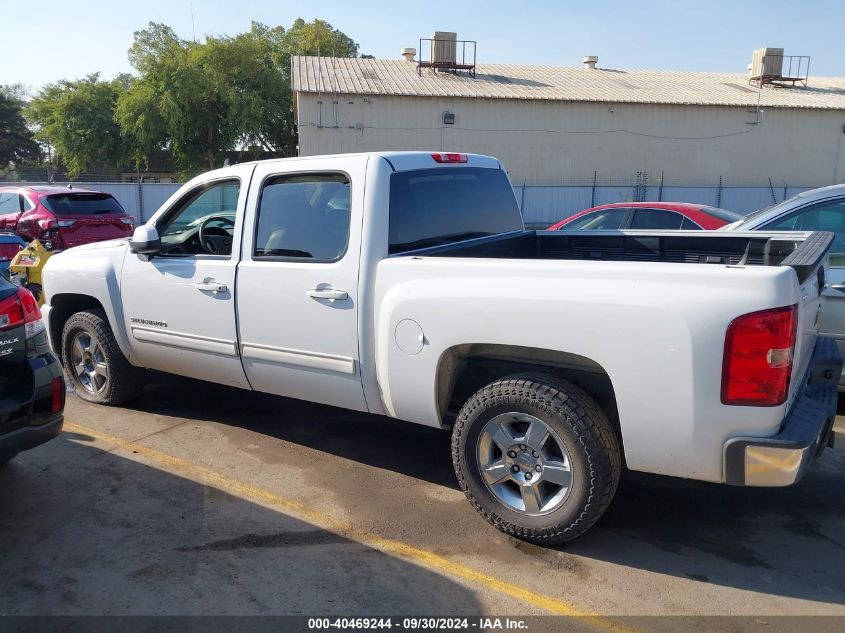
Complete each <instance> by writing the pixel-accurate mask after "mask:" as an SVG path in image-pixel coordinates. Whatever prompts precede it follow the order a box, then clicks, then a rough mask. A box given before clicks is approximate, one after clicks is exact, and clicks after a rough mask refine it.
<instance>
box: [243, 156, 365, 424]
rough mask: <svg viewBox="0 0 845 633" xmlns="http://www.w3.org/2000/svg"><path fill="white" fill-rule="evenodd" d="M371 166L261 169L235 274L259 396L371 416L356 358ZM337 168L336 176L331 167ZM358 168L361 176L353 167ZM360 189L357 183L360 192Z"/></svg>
mask: <svg viewBox="0 0 845 633" xmlns="http://www.w3.org/2000/svg"><path fill="white" fill-rule="evenodd" d="M365 161H366V158H365V157H364V158H361V159H358V158H350V159H349V160H348V161H347V163H348V164H347V167H348V168H350V171H349V172H341V171H339V170H338V169H337V167H336V165H337V159H336V158H335V159H333V161H324V160H322V159H314V160H309V161H308V162H307V171H301V170H302V169H303V165H304V163H302V162H296V163H290V164H288V165H279V164H278V163H275V164H272V163H271V164H265V165H261V164H259V165H258V166H257V167H256V170H255V174H254V176H253V183H257V184H254V185H253V187H252V193H251V194H250V200H249V208H250V209H253V208H255V209H257V213H256V214H251V217H250V218H249V219H248V220H247V222H246V223H245V235H246V236H247V238H246V239H245V240H244V246H243V255H242V259H241V263H240V264H239V267H238V321H239V325H240V342H241V354H242V360H243V366H244V369H245V371H246V374H247V377H248V378H249V381H250V384H251V385H252V388H253V389H255V390H257V391H264V392H268V393H275V394H279V395H283V396H290V397H293V398H300V399H303V400H310V401H313V402H322V403H324V404H332V405H338V406H343V407H345V408H348V409H357V410H359V411H366V410H367V408H366V402H365V400H364V394H363V388H362V385H361V371H360V367H359V356H358V257H359V253H360V244H361V212H362V208H363V197H364V193H363V186H356V185H358V184H359V183H363V182H364V169H365V165H366V162H365ZM333 165H334V168H332V167H333ZM351 168H354V169H351ZM353 183H354V185H353Z"/></svg>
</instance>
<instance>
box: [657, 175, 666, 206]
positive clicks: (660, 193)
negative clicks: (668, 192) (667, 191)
mask: <svg viewBox="0 0 845 633" xmlns="http://www.w3.org/2000/svg"><path fill="white" fill-rule="evenodd" d="M665 175H666V172H665V171H661V172H660V190H659V191H658V192H657V201H658V202H663V177H664V176H665Z"/></svg>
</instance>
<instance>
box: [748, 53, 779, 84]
mask: <svg viewBox="0 0 845 633" xmlns="http://www.w3.org/2000/svg"><path fill="white" fill-rule="evenodd" d="M751 76H752V77H754V78H758V77H781V76H783V49H782V48H758V49H757V50H755V51H754V52H753V53H752V54H751Z"/></svg>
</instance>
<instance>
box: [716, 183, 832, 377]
mask: <svg viewBox="0 0 845 633" xmlns="http://www.w3.org/2000/svg"><path fill="white" fill-rule="evenodd" d="M724 229H725V230H737V231H830V232H831V233H833V234H834V238H833V244H832V245H831V247H830V265H829V267H828V269H827V284H826V286H825V290H824V295H825V297H826V298H827V305H826V306H825V310H824V314H823V315H822V321H821V333H822V334H823V335H824V336H828V337H830V338H832V339H834V340H835V341H836V344H837V345H838V346H839V351H840V353H843V354H845V185H833V186H830V187H821V188H820V189H812V190H810V191H805V192H803V193H799V194H798V195H797V196H794V197H792V198H790V199H789V200H784V201H783V202H781V203H780V204H778V205H776V206H773V207H769V208H768V209H763V210H761V211H757V212H755V213H752V214H750V215H748V216H746V217H745V218H744V219H743V220H740V221H739V222H734V223H733V224H729V225H728V226H725V227H724ZM839 389H840V390H845V374H843V375H842V376H841V377H840V380H839Z"/></svg>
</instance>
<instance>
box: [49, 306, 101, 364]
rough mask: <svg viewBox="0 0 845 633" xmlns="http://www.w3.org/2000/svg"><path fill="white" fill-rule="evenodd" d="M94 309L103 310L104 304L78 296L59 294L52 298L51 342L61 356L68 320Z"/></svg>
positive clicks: (54, 349)
mask: <svg viewBox="0 0 845 633" xmlns="http://www.w3.org/2000/svg"><path fill="white" fill-rule="evenodd" d="M92 308H95V309H96V308H99V309H100V310H102V309H103V304H102V303H100V302H99V301H98V300H97V299H95V298H94V297H90V296H88V295H77V294H59V295H53V296H51V297H50V341H51V342H52V343H53V351H54V352H55V353H56V354H58V355H59V356H61V353H62V349H61V341H62V330H64V328H65V323H67V320H68V319H69V318H70V317H71V316H72V315H74V314H76V313H77V312H81V311H83V310H90V309H92Z"/></svg>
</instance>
